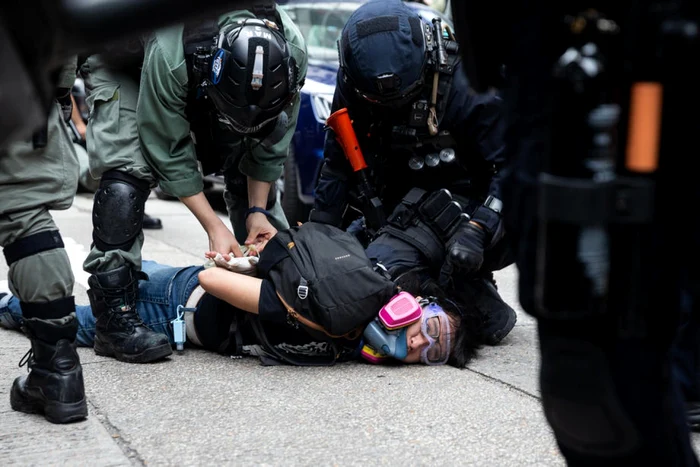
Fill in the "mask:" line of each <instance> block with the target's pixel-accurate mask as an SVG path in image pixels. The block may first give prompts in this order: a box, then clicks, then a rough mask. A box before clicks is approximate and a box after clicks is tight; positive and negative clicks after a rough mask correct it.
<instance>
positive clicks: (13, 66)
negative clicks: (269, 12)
mask: <svg viewBox="0 0 700 467" xmlns="http://www.w3.org/2000/svg"><path fill="white" fill-rule="evenodd" d="M254 3H255V2H254V1H252V0H209V1H207V2H206V3H201V2H192V1H189V0H100V1H95V0H33V1H31V0H30V1H24V2H2V3H0V63H2V67H0V107H1V108H2V109H3V112H2V114H1V116H0V147H4V146H5V145H6V144H7V143H8V142H11V141H14V140H18V139H24V138H28V137H29V136H30V135H31V134H32V133H33V132H34V131H35V130H36V129H37V128H39V127H40V126H41V125H42V124H43V122H44V121H45V120H46V117H47V115H48V110H49V106H50V103H51V99H52V98H53V97H54V96H53V93H54V89H55V82H56V79H57V72H58V70H59V69H60V67H61V66H62V65H63V63H65V60H66V59H67V58H69V57H70V56H73V55H78V54H84V53H90V52H95V51H98V50H99V49H100V48H101V47H104V46H106V45H108V44H109V43H111V42H113V41H118V40H122V39H125V38H129V37H134V36H135V35H137V34H140V33H143V32H145V31H147V30H149V29H152V28H157V27H161V26H165V25H167V24H170V23H173V22H176V21H179V20H182V19H184V18H187V19H188V20H196V19H198V18H202V17H205V16H209V15H215V14H219V13H222V12H224V11H227V10H230V9H242V8H247V7H248V6H250V5H252V4H254Z"/></svg>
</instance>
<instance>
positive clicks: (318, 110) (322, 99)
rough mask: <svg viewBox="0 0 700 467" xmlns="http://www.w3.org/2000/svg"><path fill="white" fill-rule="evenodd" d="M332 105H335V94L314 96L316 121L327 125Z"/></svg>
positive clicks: (312, 96) (312, 101)
mask: <svg viewBox="0 0 700 467" xmlns="http://www.w3.org/2000/svg"><path fill="white" fill-rule="evenodd" d="M331 104H333V94H312V95H311V106H312V107H313V109H314V114H315V115H316V119H317V120H318V121H319V122H321V123H324V124H325V123H326V119H328V117H330V115H331Z"/></svg>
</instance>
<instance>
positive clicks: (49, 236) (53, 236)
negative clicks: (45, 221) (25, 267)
mask: <svg viewBox="0 0 700 467" xmlns="http://www.w3.org/2000/svg"><path fill="white" fill-rule="evenodd" d="M63 247H64V245H63V239H62V238H61V234H60V233H59V231H58V230H47V231H44V232H39V233H36V234H33V235H29V236H27V237H23V238H20V239H18V240H16V241H14V242H12V243H10V244H9V245H5V247H4V248H3V250H2V252H3V254H4V255H5V261H7V265H8V266H11V265H12V263H14V262H16V261H19V260H20V259H22V258H26V257H28V256H32V255H35V254H37V253H41V252H42V251H47V250H55V249H57V248H63Z"/></svg>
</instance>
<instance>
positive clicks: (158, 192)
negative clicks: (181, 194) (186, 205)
mask: <svg viewBox="0 0 700 467" xmlns="http://www.w3.org/2000/svg"><path fill="white" fill-rule="evenodd" d="M153 193H155V195H156V198H158V199H162V200H164V201H176V200H177V197H175V196H171V195H169V194H167V193H166V192H164V191H163V190H161V189H160V187H159V186H157V187H155V188H154V189H153Z"/></svg>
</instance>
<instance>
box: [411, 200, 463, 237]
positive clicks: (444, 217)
mask: <svg viewBox="0 0 700 467" xmlns="http://www.w3.org/2000/svg"><path fill="white" fill-rule="evenodd" d="M418 211H419V213H420V217H421V219H422V220H423V221H424V222H426V223H427V224H428V225H429V226H430V227H431V228H432V229H433V230H434V231H435V233H436V234H437V235H438V236H439V237H440V238H441V240H442V241H443V243H444V242H446V241H447V239H448V238H449V237H450V234H451V233H452V230H453V227H454V225H456V224H457V220H458V219H459V218H460V216H461V215H462V211H463V210H462V206H461V205H460V204H459V203H458V202H456V201H454V200H453V199H452V195H451V194H450V192H449V191H447V190H444V189H443V190H438V191H436V192H433V193H432V194H431V195H430V196H429V197H428V198H427V199H426V200H425V201H424V202H423V203H422V204H421V205H420V207H419V208H418Z"/></svg>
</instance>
